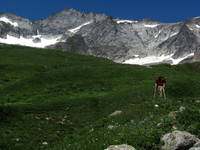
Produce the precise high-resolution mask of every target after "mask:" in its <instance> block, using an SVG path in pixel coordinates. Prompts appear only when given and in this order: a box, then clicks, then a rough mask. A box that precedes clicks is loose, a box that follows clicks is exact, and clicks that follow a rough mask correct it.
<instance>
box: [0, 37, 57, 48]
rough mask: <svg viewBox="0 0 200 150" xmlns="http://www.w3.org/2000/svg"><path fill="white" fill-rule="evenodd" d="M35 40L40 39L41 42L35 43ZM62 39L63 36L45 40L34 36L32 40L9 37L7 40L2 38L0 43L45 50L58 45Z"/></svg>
mask: <svg viewBox="0 0 200 150" xmlns="http://www.w3.org/2000/svg"><path fill="white" fill-rule="evenodd" d="M34 38H40V39H41V42H38V43H35V42H33V40H34ZM60 38H61V36H58V37H55V38H44V37H42V36H41V35H37V36H33V37H32V38H24V37H22V36H21V37H20V38H17V37H14V36H10V35H7V38H5V39H4V38H0V43H5V44H14V45H23V46H30V47H39V48H44V47H46V46H49V45H53V44H56V43H57V42H59V39H60Z"/></svg>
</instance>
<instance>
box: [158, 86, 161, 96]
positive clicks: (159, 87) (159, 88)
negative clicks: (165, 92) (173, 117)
mask: <svg viewBox="0 0 200 150" xmlns="http://www.w3.org/2000/svg"><path fill="white" fill-rule="evenodd" d="M158 90H159V96H160V97H162V86H158Z"/></svg>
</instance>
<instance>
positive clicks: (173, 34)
mask: <svg viewBox="0 0 200 150" xmlns="http://www.w3.org/2000/svg"><path fill="white" fill-rule="evenodd" d="M177 34H178V32H175V33H172V34H171V35H170V37H172V36H175V35H177Z"/></svg>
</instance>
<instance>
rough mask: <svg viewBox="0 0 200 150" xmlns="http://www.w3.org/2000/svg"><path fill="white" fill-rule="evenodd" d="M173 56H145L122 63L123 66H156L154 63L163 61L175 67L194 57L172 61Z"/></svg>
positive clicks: (192, 54)
mask: <svg viewBox="0 0 200 150" xmlns="http://www.w3.org/2000/svg"><path fill="white" fill-rule="evenodd" d="M173 55H174V54H171V55H166V56H165V55H162V56H147V57H144V58H139V57H137V58H133V59H128V60H126V61H125V62H123V63H124V64H135V65H148V64H156V63H161V62H164V61H172V65H177V64H178V63H180V62H181V61H182V60H184V59H186V58H188V57H191V56H194V53H191V54H189V55H186V56H184V57H182V58H178V59H174V58H172V56H173Z"/></svg>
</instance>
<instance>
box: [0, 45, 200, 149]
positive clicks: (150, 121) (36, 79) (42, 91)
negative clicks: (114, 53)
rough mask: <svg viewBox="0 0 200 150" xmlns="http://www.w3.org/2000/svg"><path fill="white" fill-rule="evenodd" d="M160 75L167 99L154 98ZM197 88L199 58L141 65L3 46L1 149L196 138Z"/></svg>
mask: <svg viewBox="0 0 200 150" xmlns="http://www.w3.org/2000/svg"><path fill="white" fill-rule="evenodd" d="M159 75H162V76H164V77H165V78H166V81H167V83H166V89H165V90H166V97H167V98H166V99H163V98H160V97H159V96H156V97H153V94H154V82H155V79H156V77H157V76H159ZM199 89H200V63H199V62H195V63H190V64H179V65H169V64H160V65H153V66H139V65H128V64H120V63H115V62H113V61H111V60H108V59H105V58H100V57H95V56H86V55H79V54H73V53H68V52H62V51H58V50H53V49H40V48H30V47H22V46H16V45H4V44H1V45H0V150H104V149H107V148H108V147H109V146H110V145H121V144H127V145H130V146H132V147H134V148H135V149H137V150H159V149H163V145H164V144H166V143H165V142H163V141H162V139H161V138H162V137H163V136H164V135H165V134H167V133H171V132H173V131H177V130H178V131H186V132H188V133H190V134H192V135H194V136H195V137H196V138H200V117H199V116H200V111H199V108H200V90H199ZM194 144H195V142H194V143H193V144H190V145H185V147H184V144H183V145H181V146H182V149H181V148H177V149H179V150H183V149H184V150H188V149H190V148H191V147H193V146H194ZM165 147H166V145H165ZM172 149H173V148H171V150H172ZM193 149H194V148H193Z"/></svg>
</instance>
